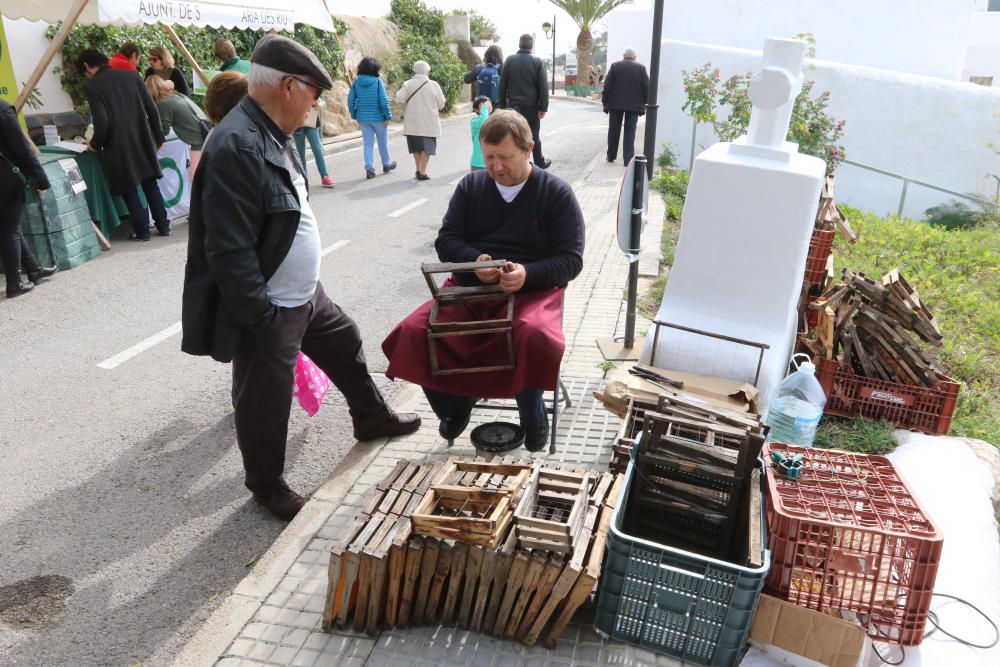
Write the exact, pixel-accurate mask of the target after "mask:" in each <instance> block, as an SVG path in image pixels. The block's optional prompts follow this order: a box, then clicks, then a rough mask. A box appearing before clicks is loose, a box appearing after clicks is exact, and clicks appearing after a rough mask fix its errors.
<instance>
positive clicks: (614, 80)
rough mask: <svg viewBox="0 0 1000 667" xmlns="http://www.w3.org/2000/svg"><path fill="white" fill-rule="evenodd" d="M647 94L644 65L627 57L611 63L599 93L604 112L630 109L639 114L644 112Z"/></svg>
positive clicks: (647, 79)
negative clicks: (602, 89)
mask: <svg viewBox="0 0 1000 667" xmlns="http://www.w3.org/2000/svg"><path fill="white" fill-rule="evenodd" d="M648 95H649V74H647V73H646V66H645V65H640V64H639V63H637V62H636V61H634V60H629V59H624V60H619V61H618V62H616V63H612V64H611V67H610V68H609V69H608V73H607V76H605V77H604V92H603V93H601V102H603V104H604V112H605V113H607V112H608V111H632V112H634V113H638V114H639V115H640V116H641V115H643V114H645V113H646V98H647V97H648Z"/></svg>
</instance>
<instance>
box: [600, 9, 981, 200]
mask: <svg viewBox="0 0 1000 667" xmlns="http://www.w3.org/2000/svg"><path fill="white" fill-rule="evenodd" d="M664 16H665V19H664V23H663V38H664V42H663V44H662V45H661V61H660V80H659V87H658V96H659V100H658V101H659V105H660V108H659V114H658V122H657V132H656V135H657V136H656V142H657V146H660V145H661V144H662V143H663V142H665V141H670V142H672V143H673V144H674V146H675V150H676V151H677V153H678V157H679V158H680V162H681V164H682V166H686V165H687V164H688V161H689V159H690V156H691V154H692V151H694V152H695V153H697V152H699V151H700V150H703V149H704V148H705V147H707V146H708V145H711V144H712V143H714V142H715V141H716V140H717V139H716V138H715V136H714V134H713V132H712V129H711V128H710V127H705V126H699V128H698V132H697V136H696V137H695V138H694V139H692V128H693V121H692V119H691V118H690V117H689V116H687V115H686V114H684V113H683V112H682V111H681V106H682V105H683V104H684V100H685V95H684V92H683V83H682V78H681V70H691V69H694V68H696V67H700V66H701V65H704V64H705V63H707V62H711V63H712V64H713V65H714V66H716V67H719V68H720V70H721V75H722V77H723V78H728V77H729V76H732V75H734V74H739V73H743V72H746V71H750V70H754V69H756V68H757V67H758V66H759V60H760V55H759V49H760V48H761V45H762V44H763V41H764V39H765V38H766V37H772V36H773V37H793V36H795V35H798V34H802V33H809V34H811V35H812V36H813V38H814V39H815V41H816V44H815V49H816V55H817V58H818V60H816V61H813V62H811V63H810V65H807V67H809V69H808V70H807V71H806V76H807V78H809V79H814V80H815V81H816V87H815V90H816V91H821V90H829V91H830V93H831V103H830V107H829V112H830V113H831V114H832V115H833V116H835V117H837V118H840V119H844V120H845V121H846V126H845V134H844V137H843V139H842V143H843V144H844V146H845V148H846V150H847V155H848V160H850V161H852V162H859V163H862V164H864V165H867V166H870V167H874V168H877V169H880V170H883V171H887V172H891V173H893V174H898V175H901V176H906V177H908V178H910V179H916V180H919V181H923V182H926V183H929V184H931V185H935V186H938V187H942V188H946V189H948V190H953V191H955V192H959V193H978V194H979V195H981V196H986V197H989V198H991V199H992V196H993V193H994V192H995V182H994V181H993V178H992V176H991V174H994V173H997V174H1000V159H998V158H997V156H996V155H995V154H994V153H993V151H991V150H990V149H988V148H987V147H986V144H987V142H990V141H993V140H998V141H1000V136H997V129H996V118H995V117H994V115H993V114H994V113H995V112H996V111H998V110H1000V0H910V1H909V2H906V3H889V2H879V1H878V0H876V1H875V2H872V1H871V0H840V1H839V2H836V3H822V2H819V1H818V0H812V1H808V2H803V1H802V0H709V1H707V2H702V3H689V2H684V1H683V0H665V11H664ZM608 30H609V34H608V53H609V58H611V59H616V56H618V54H620V53H621V52H622V51H623V50H624V48H625V47H627V46H632V47H634V48H636V49H637V50H638V52H639V59H640V61H642V62H645V63H647V64H648V62H649V52H650V47H651V41H652V2H651V1H649V2H646V3H644V4H642V5H639V6H636V7H631V8H629V9H624V8H623V9H619V10H616V11H615V12H613V13H612V14H611V15H610V16H609V17H608ZM974 77H975V79H973V78H974ZM970 79H973V80H975V81H976V82H977V83H981V84H984V85H975V84H973V83H969V81H970ZM988 86H993V87H988ZM837 176H838V188H837V194H838V199H841V200H843V201H846V202H847V203H850V204H852V205H855V206H858V207H861V208H864V209H868V210H872V211H874V212H876V213H879V214H885V213H890V212H895V211H896V210H897V208H898V205H899V202H900V195H901V192H902V188H903V181H902V180H900V179H898V178H894V177H891V176H886V175H884V174H879V173H876V172H873V171H869V170H865V169H862V168H859V167H856V166H851V165H843V166H841V168H840V169H839V170H838V172H837ZM950 198H951V196H950V195H948V194H946V193H942V192H937V191H934V190H931V189H928V188H924V187H921V186H919V185H916V184H910V185H909V187H908V190H907V195H906V206H905V210H904V213H905V214H906V215H909V216H914V217H921V216H922V214H923V211H924V210H925V209H926V208H927V207H929V206H932V205H935V204H938V203H941V202H942V201H947V200H948V199H950Z"/></svg>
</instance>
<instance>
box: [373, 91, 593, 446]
mask: <svg viewBox="0 0 1000 667" xmlns="http://www.w3.org/2000/svg"><path fill="white" fill-rule="evenodd" d="M479 136H480V140H481V141H482V146H483V157H484V159H485V162H486V171H485V172H483V171H476V172H473V173H471V174H468V175H466V176H465V178H463V179H462V180H461V181H460V182H459V184H458V187H456V188H455V193H454V194H453V195H452V197H451V201H450V202H449V203H448V211H447V213H445V216H444V221H443V223H442V225H441V229H440V231H439V232H438V236H437V240H436V241H435V243H434V247H435V248H436V249H437V254H438V258H439V259H440V260H441V261H442V262H483V261H489V260H491V259H493V258H497V259H506V260H508V262H507V266H506V267H505V268H506V271H501V270H500V269H481V270H478V271H476V272H475V273H474V274H473V273H458V274H455V275H453V276H452V277H451V278H450V279H449V281H450V282H448V283H446V284H449V285H454V284H458V285H462V286H473V285H491V284H499V285H500V287H501V289H502V290H503V292H504V293H506V294H514V295H515V301H514V315H513V318H514V320H513V336H514V358H515V368H514V370H511V371H487V372H479V373H464V374H452V375H434V374H432V373H431V369H430V361H429V348H428V340H427V327H428V320H429V316H430V312H431V308H432V307H433V306H434V303H435V302H434V300H433V299H431V300H430V301H428V302H426V303H424V304H423V305H422V306H421V307H420V308H418V309H417V310H416V311H414V312H413V313H411V314H410V315H409V316H408V317H407V318H406V319H405V320H403V321H402V322H401V323H400V324H399V325H398V326H397V327H396V328H395V329H393V331H392V332H391V333H390V334H389V336H388V337H386V339H385V341H384V342H383V343H382V351H383V352H385V356H386V357H387V358H388V359H389V367H388V369H387V370H386V372H385V374H386V377H389V378H397V377H399V378H403V379H404V380H408V381H409V382H413V383H414V384H419V385H420V386H421V387H423V389H424V394H425V395H426V396H427V401H428V402H429V403H430V405H431V408H433V410H434V413H435V414H436V415H437V416H438V418H439V419H440V420H441V423H440V425H439V426H438V433H439V434H440V435H441V437H442V438H444V439H446V440H449V441H450V440H454V439H455V438H457V437H458V436H459V435H461V434H462V432H463V431H464V430H465V427H466V426H468V424H469V417H470V415H471V413H472V408H473V406H474V405H475V403H476V399H477V398H512V397H513V398H514V399H515V400H516V401H517V409H518V414H519V416H520V419H521V426H522V427H523V428H524V432H525V437H524V446H525V449H527V450H529V451H539V450H541V449H543V448H544V447H545V442H546V440H547V439H548V431H549V421H548V417H547V416H546V414H545V406H544V404H543V403H542V392H543V391H544V390H555V388H556V385H557V383H558V380H559V364H560V362H561V360H562V355H563V351H564V349H565V346H566V339H565V337H564V336H563V331H562V308H563V293H564V292H565V288H566V284H567V283H568V282H569V281H570V280H573V279H574V278H576V277H577V276H578V275H579V274H580V271H581V270H582V269H583V249H584V230H585V225H584V220H583V212H582V211H581V210H580V204H579V202H578V201H577V199H576V196H575V195H574V194H573V189H572V188H571V187H570V186H569V184H567V183H566V182H565V181H563V180H562V179H560V178H559V177H558V176H555V175H554V174H550V173H548V172H546V171H544V170H542V169H537V168H534V167H533V166H532V164H531V162H530V161H529V160H530V158H531V154H532V148H533V146H532V144H531V128H530V127H529V126H528V123H527V121H526V120H525V119H524V118H523V117H522V116H520V115H519V114H517V113H515V112H513V111H509V110H499V111H496V112H494V113H493V115H491V116H490V117H489V119H488V120H487V121H486V122H485V123H483V126H482V128H481V129H480V133H479ZM448 310H449V312H448V314H447V318H448V319H449V320H452V321H464V320H487V319H502V318H503V317H504V316H505V315H506V312H507V303H506V301H488V302H477V303H471V304H453V305H452V306H450V307H449V309H448ZM470 339H475V340H470ZM435 345H436V348H435V350H436V352H437V359H438V363H439V367H440V368H455V367H460V368H461V367H464V368H468V367H469V366H493V365H498V364H497V361H496V360H499V362H500V365H502V364H503V363H505V361H504V360H506V359H507V357H508V352H507V343H506V338H504V337H503V336H494V337H489V336H485V337H484V336H454V337H450V338H442V339H439V340H438V341H436V342H435Z"/></svg>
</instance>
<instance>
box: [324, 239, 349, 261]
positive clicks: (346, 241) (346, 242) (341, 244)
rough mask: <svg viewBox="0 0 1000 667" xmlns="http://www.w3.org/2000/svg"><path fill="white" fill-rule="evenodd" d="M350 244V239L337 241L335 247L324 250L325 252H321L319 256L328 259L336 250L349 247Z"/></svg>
mask: <svg viewBox="0 0 1000 667" xmlns="http://www.w3.org/2000/svg"><path fill="white" fill-rule="evenodd" d="M350 242H351V240H350V239H341V240H339V241H337V242H336V243H334V244H333V245H331V246H328V247H326V248H323V252H321V253H320V254H319V256H320V257H326V256H327V255H329V254H330V253H331V252H333V251H334V250H337V249H338V248H343V247H344V246H345V245H347V244H348V243H350Z"/></svg>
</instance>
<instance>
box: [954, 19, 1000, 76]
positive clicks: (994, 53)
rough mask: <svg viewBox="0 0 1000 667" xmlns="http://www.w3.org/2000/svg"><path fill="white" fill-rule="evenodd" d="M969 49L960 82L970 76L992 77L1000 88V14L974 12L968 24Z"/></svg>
mask: <svg viewBox="0 0 1000 667" xmlns="http://www.w3.org/2000/svg"><path fill="white" fill-rule="evenodd" d="M968 45H969V48H968V50H967V51H966V54H965V67H964V69H963V72H962V80H963V81H968V80H969V77H970V76H992V77H993V85H994V86H1000V12H976V13H975V14H973V15H972V20H971V22H970V23H969V40H968Z"/></svg>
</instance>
